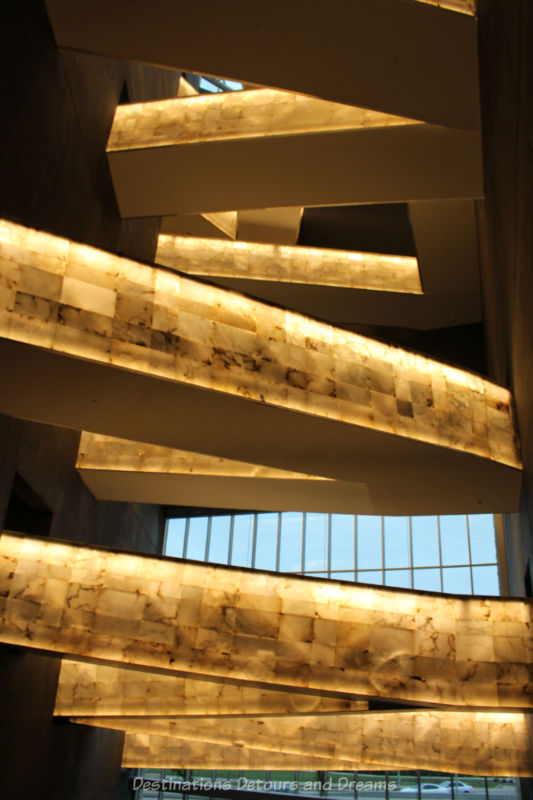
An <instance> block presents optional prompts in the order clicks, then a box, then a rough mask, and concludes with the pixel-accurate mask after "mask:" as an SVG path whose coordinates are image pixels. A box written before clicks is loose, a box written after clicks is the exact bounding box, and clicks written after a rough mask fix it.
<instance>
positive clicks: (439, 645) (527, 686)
mask: <svg viewBox="0 0 533 800" xmlns="http://www.w3.org/2000/svg"><path fill="white" fill-rule="evenodd" d="M0 559H1V560H0V570H1V571H0V574H1V579H2V584H1V592H2V617H1V629H0V631H1V633H0V635H1V641H3V642H5V643H7V644H13V645H22V646H25V647H31V648H37V649H39V650H43V651H46V652H51V653H56V654H61V655H66V656H69V657H74V658H84V659H90V660H94V661H97V662H98V661H99V662H107V664H109V665H115V666H131V667H138V668H140V669H144V670H154V671H160V672H162V673H164V674H171V675H177V676H180V677H184V676H185V677H189V676H190V677H199V678H202V677H203V678H206V679H208V680H214V681H219V682H228V683H234V684H237V685H240V686H247V687H250V688H252V687H259V688H261V687H265V688H268V689H270V690H288V691H292V692H298V691H302V692H303V693H304V694H318V695H321V696H330V697H338V698H342V699H354V700H358V699H364V698H365V697H374V698H381V699H387V700H390V701H400V702H410V703H415V704H418V705H427V706H434V707H439V708H443V709H446V708H449V707H452V708H465V707H466V708H468V709H470V710H476V709H479V710H482V709H493V710H499V711H508V710H531V707H532V703H533V701H532V697H533V692H532V688H533V687H532V683H531V678H530V674H529V669H530V665H531V660H532V652H533V641H532V639H531V612H532V605H531V601H528V600H515V599H505V600H501V599H494V598H478V597H464V596H457V597H455V596H452V595H444V596H443V595H435V594H423V593H420V592H413V591H404V590H393V589H384V588H377V587H371V586H364V585H354V584H348V583H340V582H332V581H322V580H318V579H313V578H301V577H298V578H296V577H291V576H289V575H280V574H277V573H266V572H260V571H256V570H243V569H237V568H232V567H219V566H212V565H205V564H199V563H195V562H186V561H179V560H177V559H169V558H155V557H147V556H138V555H132V554H129V553H125V552H120V551H117V552H115V551H110V550H102V549H98V548H93V547H91V548H89V547H82V546H75V545H70V544H66V543H63V542H57V541H51V540H49V539H48V540H47V539H37V538H25V537H23V536H19V535H15V534H10V533H3V534H2V536H1V537H0Z"/></svg>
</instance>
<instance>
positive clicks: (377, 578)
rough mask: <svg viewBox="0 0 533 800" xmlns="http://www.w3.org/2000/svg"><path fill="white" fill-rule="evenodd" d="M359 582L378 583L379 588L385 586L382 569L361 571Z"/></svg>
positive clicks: (358, 575) (358, 576) (358, 574)
mask: <svg viewBox="0 0 533 800" xmlns="http://www.w3.org/2000/svg"><path fill="white" fill-rule="evenodd" d="M357 580H358V581H359V583H377V584H378V586H383V573H382V571H381V570H380V569H376V570H361V571H360V572H358V573H357Z"/></svg>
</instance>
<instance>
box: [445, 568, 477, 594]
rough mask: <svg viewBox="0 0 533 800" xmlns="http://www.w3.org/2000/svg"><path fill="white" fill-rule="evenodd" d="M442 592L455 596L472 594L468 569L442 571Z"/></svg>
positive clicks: (446, 569)
mask: <svg viewBox="0 0 533 800" xmlns="http://www.w3.org/2000/svg"><path fill="white" fill-rule="evenodd" d="M442 590H443V591H444V592H452V593H453V594H472V584H471V583H470V569H469V568H468V567H445V568H444V569H443V570H442Z"/></svg>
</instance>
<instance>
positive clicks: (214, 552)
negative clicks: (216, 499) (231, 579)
mask: <svg viewBox="0 0 533 800" xmlns="http://www.w3.org/2000/svg"><path fill="white" fill-rule="evenodd" d="M230 526H231V517H229V516H228V517H211V534H210V536H209V561H214V562H216V563H217V564H227V563H228V549H229V530H230Z"/></svg>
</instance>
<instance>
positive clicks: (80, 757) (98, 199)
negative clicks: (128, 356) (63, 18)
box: [0, 0, 177, 800]
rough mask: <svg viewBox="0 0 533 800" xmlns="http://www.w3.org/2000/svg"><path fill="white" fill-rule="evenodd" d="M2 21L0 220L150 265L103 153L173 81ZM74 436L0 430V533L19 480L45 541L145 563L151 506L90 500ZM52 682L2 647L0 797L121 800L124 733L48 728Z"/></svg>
mask: <svg viewBox="0 0 533 800" xmlns="http://www.w3.org/2000/svg"><path fill="white" fill-rule="evenodd" d="M3 12H4V13H3V20H2V23H3V24H2V27H1V30H0V113H1V114H2V119H3V125H2V126H1V127H0V175H1V188H0V216H2V217H8V218H11V219H14V220H19V221H21V222H23V223H25V224H28V225H32V226H35V227H39V228H43V229H47V230H49V231H51V232H53V233H57V234H63V235H65V236H68V237H71V238H74V239H77V240H79V241H82V242H87V243H90V244H93V245H96V246H98V247H103V248H106V249H109V250H113V251H115V252H120V253H124V254H126V255H130V256H132V257H136V258H140V259H147V260H149V259H151V258H152V257H153V254H154V253H155V244H156V235H157V232H158V229H159V220H157V219H145V220H138V221H135V222H130V221H122V220H121V219H120V217H119V214H118V210H117V207H116V203H115V198H114V193H113V188H112V184H111V178H110V175H109V171H108V167H107V160H106V157H105V142H106V139H107V135H108V131H109V128H110V126H111V121H112V118H113V113H114V109H115V106H116V103H117V101H118V99H119V97H120V96H121V94H122V95H123V94H124V86H126V87H127V95H128V96H129V99H130V100H132V101H133V100H146V99H150V98H156V97H166V96H171V95H172V94H174V93H175V91H176V86H177V76H176V75H175V74H174V73H173V72H170V71H165V70H156V69H152V68H145V67H142V66H140V65H130V66H128V65H126V64H124V63H123V62H119V61H113V60H106V59H101V58H95V57H93V56H89V55H85V54H77V53H68V52H59V51H58V50H57V48H56V46H55V43H54V40H53V35H52V32H51V29H50V26H49V23H48V18H47V15H46V12H45V10H44V5H43V3H42V2H41V1H40V0H24V2H22V3H10V4H9V5H8V7H6V8H5V9H3ZM2 380H3V381H6V380H9V376H8V375H5V374H4V375H3V377H2ZM35 391H36V392H38V391H39V387H38V386H37V385H36V386H35ZM125 402H126V400H125ZM79 435H80V434H79V432H78V431H73V430H68V429H66V428H62V429H58V428H52V427H51V426H45V425H39V424H37V423H31V422H22V421H20V420H14V419H11V418H7V417H1V418H0V521H3V519H4V515H5V511H6V508H7V506H8V502H9V498H10V494H11V490H12V486H13V481H14V478H15V475H19V476H20V478H22V480H23V481H24V482H25V483H26V484H27V485H28V486H29V487H31V489H32V490H33V491H34V492H35V493H36V494H37V495H38V496H39V498H40V499H41V500H42V501H43V503H44V504H45V505H46V506H47V507H48V508H49V509H50V510H51V511H52V512H53V517H52V524H51V530H50V535H51V536H53V537H56V538H60V539H61V538H66V539H73V540H76V541H79V542H90V543H93V544H106V545H110V546H113V547H119V548H127V549H130V550H139V551H142V552H156V551H157V549H158V547H159V541H160V534H161V517H160V509H159V507H157V506H141V505H138V504H125V503H105V502H97V501H96V500H95V499H94V498H93V497H92V495H91V494H90V493H89V492H88V491H87V489H86V488H85V486H84V485H83V483H82V481H81V480H80V478H79V476H78V474H77V472H76V471H75V468H74V464H75V459H76V453H77V447H78V441H79ZM58 670H59V661H58V660H56V659H53V658H47V657H44V656H36V655H33V654H30V653H27V652H23V651H16V650H14V649H12V648H7V647H2V648H1V649H0V796H1V797H2V798H3V797H6V798H7V797H20V798H28V800H30V798H34V797H39V798H52V797H53V798H54V800H63V799H64V800H67V798H68V800H70V798H76V799H77V800H92V799H93V798H102V799H103V800H118V798H122V797H129V796H130V792H129V789H128V787H127V782H126V781H125V777H124V775H122V776H121V771H120V761H121V752H122V735H121V734H120V733H119V734H117V733H116V732H109V731H104V730H89V729H85V728H83V727H79V726H73V725H70V724H69V723H60V722H57V721H53V719H52V709H53V705H54V699H55V690H56V685H57V675H58Z"/></svg>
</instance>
